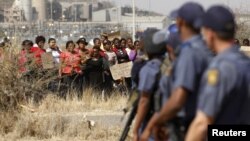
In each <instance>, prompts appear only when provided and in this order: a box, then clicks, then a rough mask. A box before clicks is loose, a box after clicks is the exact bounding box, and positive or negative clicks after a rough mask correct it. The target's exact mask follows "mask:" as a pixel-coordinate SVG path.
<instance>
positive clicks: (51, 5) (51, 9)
mask: <svg viewBox="0 0 250 141" xmlns="http://www.w3.org/2000/svg"><path fill="white" fill-rule="evenodd" d="M50 17H51V21H53V0H50Z"/></svg>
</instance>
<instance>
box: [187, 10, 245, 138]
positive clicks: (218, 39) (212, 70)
mask: <svg viewBox="0 0 250 141" xmlns="http://www.w3.org/2000/svg"><path fill="white" fill-rule="evenodd" d="M201 25H202V27H203V28H202V30H203V32H202V33H203V36H204V39H205V41H206V43H207V45H208V46H209V48H210V49H212V50H214V51H215V52H216V53H217V56H216V57H215V58H214V59H213V60H212V62H211V64H210V65H209V67H208V69H207V71H206V73H205V74H204V75H203V78H202V83H201V89H200V93H199V101H198V111H197V114H196V117H195V119H194V121H193V122H192V124H191V126H190V128H189V130H188V134H187V136H186V141H203V140H205V138H206V133H207V132H206V130H207V125H209V124H249V113H250V111H249V109H250V108H249V102H250V101H249V84H250V81H249V75H250V73H249V70H250V61H249V58H248V57H246V56H245V55H243V53H241V52H240V51H239V50H238V47H237V46H236V45H235V44H234V37H235V33H236V22H235V19H234V15H233V14H232V12H231V11H230V10H229V9H227V8H225V7H223V6H212V7H211V8H209V9H208V11H207V12H206V13H205V15H204V16H203V18H202V20H201ZM247 120H248V121H247Z"/></svg>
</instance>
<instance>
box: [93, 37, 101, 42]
mask: <svg viewBox="0 0 250 141" xmlns="http://www.w3.org/2000/svg"><path fill="white" fill-rule="evenodd" d="M97 40H100V41H101V39H100V38H94V40H93V41H94V43H95V42H96V41H97Z"/></svg>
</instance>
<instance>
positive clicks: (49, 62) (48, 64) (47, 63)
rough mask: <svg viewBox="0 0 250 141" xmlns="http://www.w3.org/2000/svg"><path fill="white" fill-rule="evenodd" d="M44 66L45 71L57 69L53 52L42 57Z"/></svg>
mask: <svg viewBox="0 0 250 141" xmlns="http://www.w3.org/2000/svg"><path fill="white" fill-rule="evenodd" d="M42 64H43V68H44V69H52V68H54V67H55V65H54V58H53V56H52V53H51V52H48V53H44V54H43V55H42Z"/></svg>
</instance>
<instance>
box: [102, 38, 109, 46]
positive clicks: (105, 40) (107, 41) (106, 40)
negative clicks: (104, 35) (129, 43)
mask: <svg viewBox="0 0 250 141" xmlns="http://www.w3.org/2000/svg"><path fill="white" fill-rule="evenodd" d="M105 42H106V43H105ZM107 43H109V44H111V42H110V41H109V40H108V39H104V40H103V45H104V46H105V45H106V44H107Z"/></svg>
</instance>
